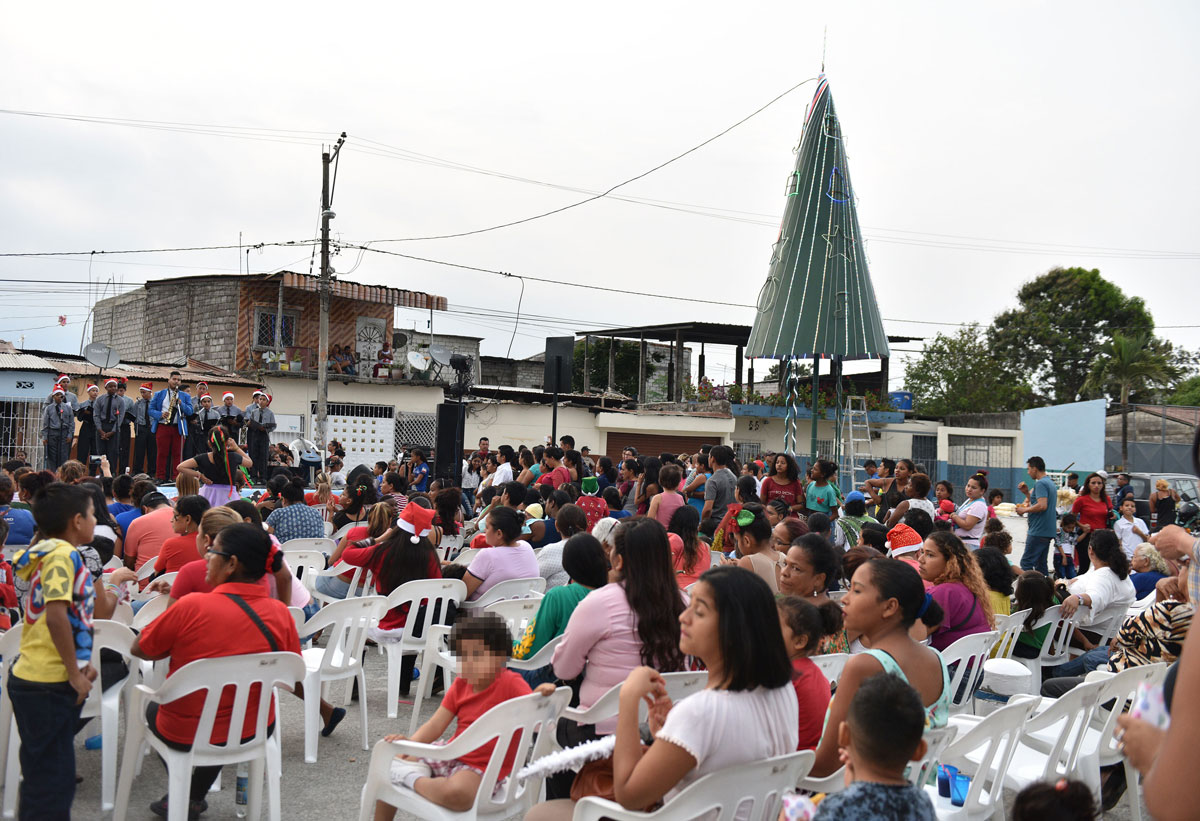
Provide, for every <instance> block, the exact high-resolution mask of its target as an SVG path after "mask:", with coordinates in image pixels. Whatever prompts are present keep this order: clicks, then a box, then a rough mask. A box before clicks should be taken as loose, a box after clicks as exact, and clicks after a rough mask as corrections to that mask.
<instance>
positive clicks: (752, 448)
mask: <svg viewBox="0 0 1200 821" xmlns="http://www.w3.org/2000/svg"><path fill="white" fill-rule="evenodd" d="M762 452H763V443H762V442H734V443H733V455H734V456H736V457H737V460H738V463H739V464H743V465H744V464H746V463H747V462H749V461H751V460H753V459H757V458H758V454H760V453H762Z"/></svg>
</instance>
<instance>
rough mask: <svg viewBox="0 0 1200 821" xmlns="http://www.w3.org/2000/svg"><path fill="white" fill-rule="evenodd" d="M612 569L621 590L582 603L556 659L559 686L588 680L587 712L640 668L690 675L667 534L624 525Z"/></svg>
mask: <svg viewBox="0 0 1200 821" xmlns="http://www.w3.org/2000/svg"><path fill="white" fill-rule="evenodd" d="M480 555H483V554H480ZM612 566H613V571H614V572H615V573H616V579H615V581H616V583H615V584H608V585H605V586H604V587H601V588H599V589H598V590H594V591H593V592H591V593H589V594H588V596H587V598H585V599H584V600H583V601H581V602H580V603H579V605H578V606H577V607H576V608H575V611H574V612H573V613H572V614H571V619H570V621H568V622H567V629H566V631H565V632H564V633H563V640H562V643H561V644H559V645H558V647H557V648H556V649H555V651H554V657H553V659H551V664H552V666H553V667H554V675H556V676H557V677H558V678H560V679H564V680H568V681H569V680H571V679H573V678H575V677H577V676H578V675H579V674H580V673H582V674H583V683H582V684H581V685H580V688H579V708H580V709H586V708H588V707H590V706H591V705H592V704H594V703H595V702H596V701H597V699H599V698H600V696H602V695H604V693H606V692H607V691H608V690H609V688H611V687H612V686H613V685H615V684H620V683H621V682H622V681H624V680H625V677H626V676H628V675H629V673H630V672H631V671H633V669H634V668H636V667H640V666H642V665H646V666H647V667H653V668H654V669H656V670H658V671H659V672H663V673H667V672H672V671H675V670H682V669H683V654H682V653H681V652H680V650H679V614H680V613H682V612H683V610H684V608H685V606H686V605H685V603H684V597H683V593H682V591H680V589H679V587H678V585H677V584H676V583H675V568H674V567H672V566H671V548H670V546H669V545H668V543H667V531H666V529H665V528H664V527H663V526H662V525H661V524H659V523H658V522H657V521H655V520H654V519H630V520H629V521H627V522H625V523H623V524H621V525H619V526H618V527H617V529H616V531H615V532H614V539H613V550H612ZM616 722H617V720H616V718H615V717H614V718H612V719H609V720H608V721H602V722H600V723H599V724H597V725H596V732H597V733H600V734H608V733H611V732H612V731H613V730H614V729H615V727H616Z"/></svg>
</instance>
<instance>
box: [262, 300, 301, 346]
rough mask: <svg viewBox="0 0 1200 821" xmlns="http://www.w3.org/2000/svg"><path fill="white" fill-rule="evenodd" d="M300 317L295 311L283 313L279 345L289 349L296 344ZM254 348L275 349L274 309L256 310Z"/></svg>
mask: <svg viewBox="0 0 1200 821" xmlns="http://www.w3.org/2000/svg"><path fill="white" fill-rule="evenodd" d="M299 321H300V315H299V314H298V313H297V312H295V311H284V312H283V324H282V325H280V328H279V344H280V345H281V346H282V347H284V348H288V347H291V346H293V345H295V344H296V325H297V323H298V322H299ZM253 327H254V347H256V348H274V347H275V310H274V309H273V308H255V309H254V325H253Z"/></svg>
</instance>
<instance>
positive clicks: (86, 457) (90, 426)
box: [75, 385, 100, 473]
mask: <svg viewBox="0 0 1200 821" xmlns="http://www.w3.org/2000/svg"><path fill="white" fill-rule="evenodd" d="M99 396H100V389H99V388H98V387H96V386H95V385H88V386H87V397H88V398H87V399H86V400H84V401H83V402H80V403H79V407H78V408H76V409H75V418H76V419H78V420H79V422H80V425H79V434H78V436H77V437H76V443H75V445H76V446H75V458H76V459H78V460H79V461H80V462H83V464H84V465H85V466H87V467H88V472H89V473H90V472H91V457H92V453H93V452H94V451H95V450H96V423H95V417H94V415H93V413H92V404H93V403H94V402H95V401H96V399H97V398H98V397H99Z"/></svg>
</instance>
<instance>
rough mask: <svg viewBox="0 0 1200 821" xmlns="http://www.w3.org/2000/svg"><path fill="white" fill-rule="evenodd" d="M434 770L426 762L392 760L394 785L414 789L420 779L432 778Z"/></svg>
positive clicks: (402, 759)
mask: <svg viewBox="0 0 1200 821" xmlns="http://www.w3.org/2000/svg"><path fill="white" fill-rule="evenodd" d="M432 776H433V770H432V769H430V767H429V765H428V764H426V763H425V762H424V761H409V760H408V759H406V758H393V759H392V772H391V779H392V783H393V784H395V785H397V786H399V787H407V788H408V789H410V790H411V789H412V788H413V785H414V784H416V783H417V779H418V778H430V777H432Z"/></svg>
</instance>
